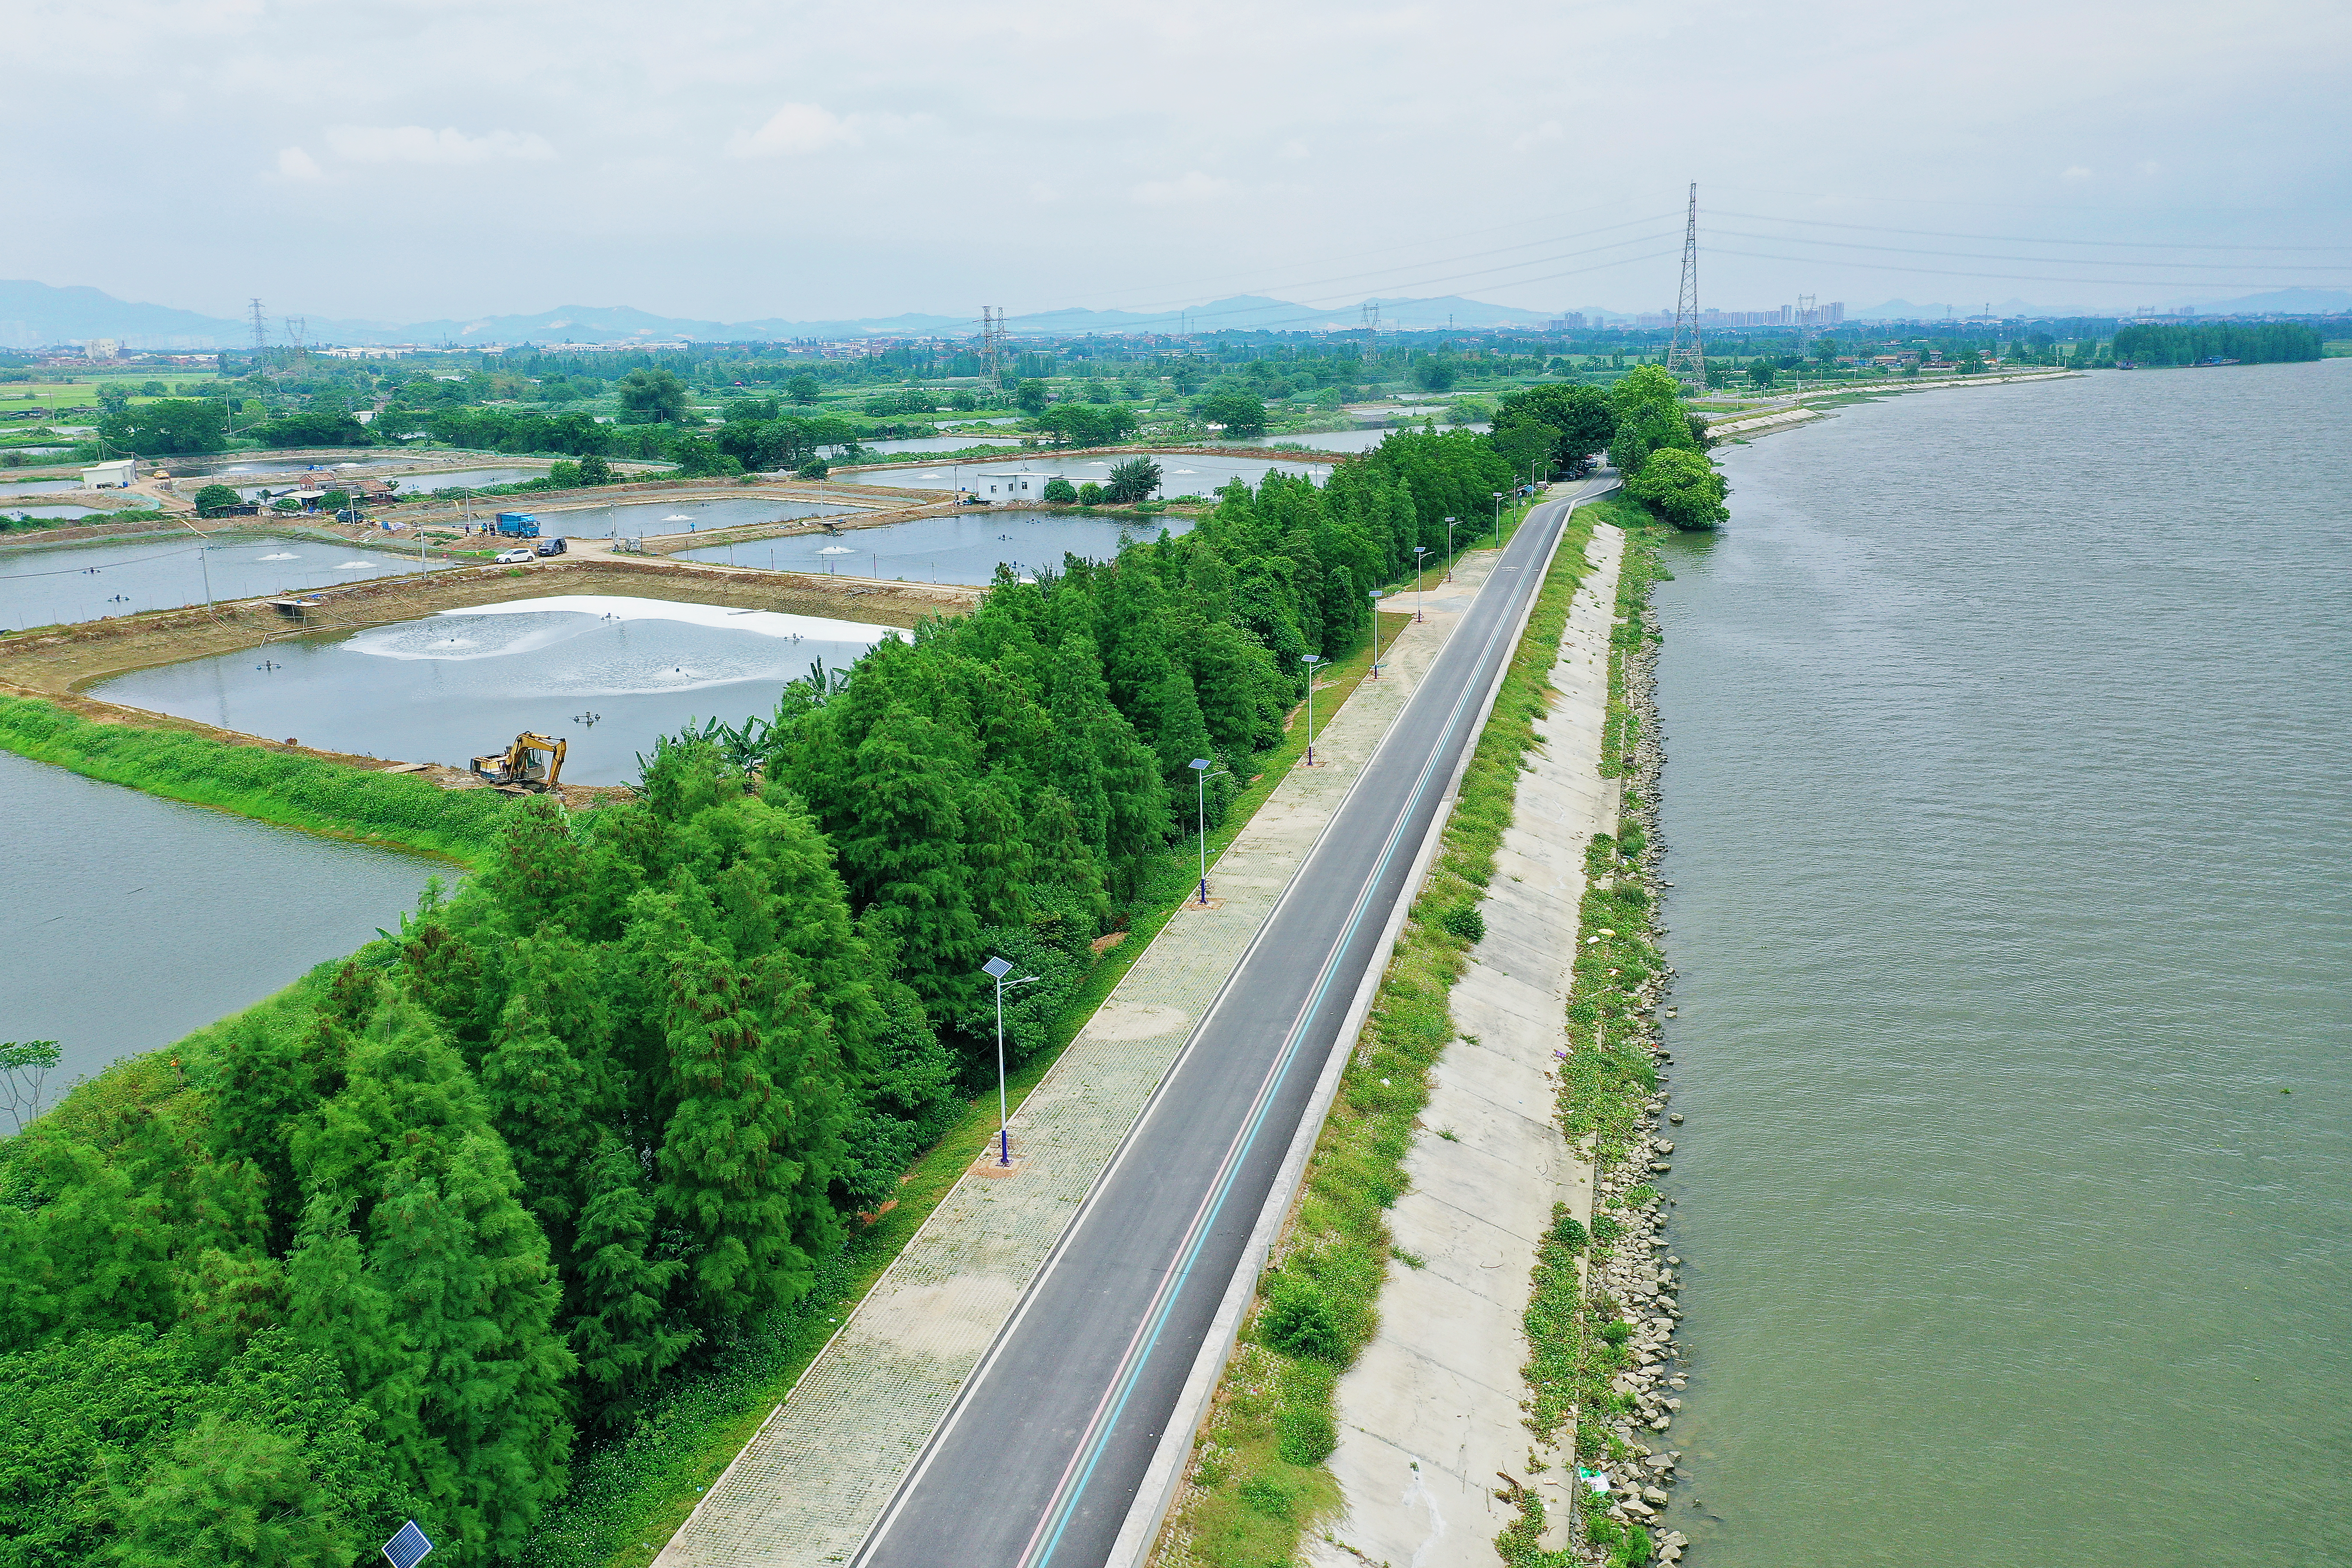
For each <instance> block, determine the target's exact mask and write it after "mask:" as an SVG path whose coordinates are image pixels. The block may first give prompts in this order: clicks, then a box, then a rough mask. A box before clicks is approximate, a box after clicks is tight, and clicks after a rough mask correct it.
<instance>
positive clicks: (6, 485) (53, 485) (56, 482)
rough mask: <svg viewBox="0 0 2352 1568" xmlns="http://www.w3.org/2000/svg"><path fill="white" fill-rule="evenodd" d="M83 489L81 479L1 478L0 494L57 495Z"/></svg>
mask: <svg viewBox="0 0 2352 1568" xmlns="http://www.w3.org/2000/svg"><path fill="white" fill-rule="evenodd" d="M78 489H81V481H80V480H79V479H0V496H45V495H55V494H56V493H57V492H58V491H59V490H78Z"/></svg>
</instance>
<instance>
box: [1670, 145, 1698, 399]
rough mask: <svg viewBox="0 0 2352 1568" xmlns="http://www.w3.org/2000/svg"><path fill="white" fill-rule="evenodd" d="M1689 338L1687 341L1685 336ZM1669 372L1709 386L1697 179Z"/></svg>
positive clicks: (1686, 234) (1686, 235) (1685, 230)
mask: <svg viewBox="0 0 2352 1568" xmlns="http://www.w3.org/2000/svg"><path fill="white" fill-rule="evenodd" d="M1685 339H1687V340H1688V341H1687V342H1685ZM1666 373H1667V374H1670V375H1677V376H1679V375H1684V374H1687V375H1688V376H1689V377H1690V379H1691V380H1692V382H1693V383H1694V384H1695V385H1696V389H1697V390H1698V391H1700V392H1705V391H1706V348H1705V347H1704V346H1703V345H1702V344H1701V343H1700V342H1699V341H1698V182H1697V181H1696V180H1693V181H1692V182H1691V188H1690V217H1689V219H1688V221H1687V222H1686V223H1685V225H1684V226H1683V286H1682V291H1681V292H1680V293H1679V294H1677V295H1676V296H1675V337H1674V342H1670V343H1668V344H1667V345H1666Z"/></svg>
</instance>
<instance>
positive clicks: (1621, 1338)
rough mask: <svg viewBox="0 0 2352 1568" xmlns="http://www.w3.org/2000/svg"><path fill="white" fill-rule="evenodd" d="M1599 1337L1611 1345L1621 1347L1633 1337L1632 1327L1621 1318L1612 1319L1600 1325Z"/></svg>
mask: <svg viewBox="0 0 2352 1568" xmlns="http://www.w3.org/2000/svg"><path fill="white" fill-rule="evenodd" d="M1600 1332H1601V1338H1602V1339H1604V1340H1607V1341H1608V1342H1610V1343H1611V1344H1612V1345H1622V1344H1623V1343H1624V1342H1626V1341H1627V1340H1630V1339H1632V1338H1633V1324H1631V1323H1629V1322H1627V1321H1625V1320H1624V1319H1622V1318H1612V1319H1610V1320H1609V1321H1607V1322H1605V1323H1603V1324H1601V1330H1600Z"/></svg>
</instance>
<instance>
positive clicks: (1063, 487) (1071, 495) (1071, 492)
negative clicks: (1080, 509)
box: [1045, 479, 1078, 501]
mask: <svg viewBox="0 0 2352 1568" xmlns="http://www.w3.org/2000/svg"><path fill="white" fill-rule="evenodd" d="M1077 499H1078V487H1077V486H1076V485H1074V484H1072V483H1070V481H1069V480H1067V479H1047V480H1046V481H1045V500H1058V501H1075V500H1077Z"/></svg>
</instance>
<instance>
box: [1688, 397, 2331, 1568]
mask: <svg viewBox="0 0 2352 1568" xmlns="http://www.w3.org/2000/svg"><path fill="white" fill-rule="evenodd" d="M2347 431H2352V362H2347V361H2343V360H2336V361H2330V362H2323V363H2316V364H2304V365H2281V366H2247V367H2240V368H2229V369H2220V370H2195V371H2171V372H2145V373H2133V374H2121V373H2116V374H2103V375H2098V376H2094V377H2089V378H2084V379H2077V380H2070V381H2064V382H2056V383H2047V384H2028V385H2018V386H2009V387H1999V388H1979V389H1969V390H1954V391H1948V392H1935V393H1930V394H1926V395H1917V396H1911V397H1905V398H1900V399H1895V400H1890V401H1886V402H1882V403H1877V404H1872V405H1864V406H1858V407H1853V408H1849V409H1846V410H1844V411H1843V412H1842V413H1840V414H1839V415H1838V416H1836V417H1834V418H1832V419H1827V420H1823V421H1822V422H1821V423H1820V424H1819V425H1816V426H1811V427H1809V428H1805V429H1801V430H1798V431H1795V432H1793V433H1790V434H1787V435H1777V436H1772V437H1768V438H1765V439H1763V440H1760V441H1759V442H1758V443H1757V444H1755V445H1753V446H1750V447H1728V448H1726V449H1725V450H1724V451H1723V453H1722V454H1721V457H1722V460H1723V466H1724V468H1725V470H1726V472H1727V475H1728V477H1729V479H1730V480H1731V484H1732V487H1733V495H1732V498H1731V507H1732V517H1733V521H1732V524H1731V526H1730V527H1729V528H1728V529H1727V530H1726V531H1724V532H1723V533H1722V534H1721V535H1720V536H1718V537H1715V538H1684V539H1677V540H1676V541H1675V542H1673V543H1672V544H1671V545H1670V546H1669V548H1668V561H1669V564H1670V565H1671V567H1672V569H1673V570H1674V572H1675V574H1676V580H1675V581H1674V582H1671V583H1666V584H1661V585H1660V586H1659V588H1658V590H1657V594H1656V601H1655V602H1656V606H1657V609H1658V612H1659V617H1660V620H1661V623H1662V625H1663V626H1664V633H1665V638H1666V640H1665V644H1664V650H1663V652H1662V654H1661V658H1660V665H1659V700H1660V705H1661V711H1662V724H1661V728H1662V729H1663V731H1664V734H1665V737H1666V754H1667V759H1668V761H1667V765H1666V771H1665V773H1664V780H1663V786H1662V788H1663V795H1662V805H1663V812H1664V837H1665V840H1666V844H1667V847H1668V854H1667V857H1666V860H1665V865H1664V872H1663V875H1664V877H1666V878H1668V879H1672V880H1673V881H1674V882H1675V884H1676V886H1675V888H1674V889H1672V890H1671V891H1669V892H1667V893H1666V894H1665V896H1664V921H1665V923H1666V925H1667V926H1668V928H1669V934H1668V936H1667V938H1666V946H1667V953H1668V957H1669V959H1670V961H1671V962H1672V963H1675V965H1677V966H1678V968H1679V970H1680V976H1679V979H1678V981H1677V984H1676V986H1675V994H1674V996H1673V998H1672V1000H1673V1001H1674V1003H1675V1004H1676V1005H1678V1006H1679V1008H1680V1016H1679V1017H1678V1018H1676V1019H1675V1020H1673V1021H1671V1022H1669V1023H1668V1024H1667V1026H1666V1036H1667V1043H1668V1045H1669V1047H1671V1048H1672V1049H1673V1050H1674V1052H1675V1057H1676V1065H1675V1067H1674V1068H1672V1069H1671V1072H1672V1081H1671V1083H1670V1085H1669V1088H1670V1089H1671V1090H1672V1091H1673V1095H1674V1101H1673V1103H1674V1109H1675V1110H1680V1111H1682V1112H1684V1113H1685V1116H1686V1117H1687V1121H1685V1124H1683V1125H1682V1126H1680V1127H1677V1128H1675V1129H1673V1130H1672V1134H1671V1135H1672V1136H1673V1137H1674V1138H1675V1141H1676V1152H1675V1156H1674V1172H1673V1174H1672V1175H1671V1176H1670V1177H1668V1178H1666V1179H1665V1183H1664V1184H1665V1187H1666V1190H1667V1191H1668V1193H1669V1194H1670V1195H1671V1196H1673V1197H1674V1198H1675V1199H1676V1200H1677V1203H1678V1206H1677V1207H1676V1208H1675V1211H1674V1214H1675V1218H1674V1221H1673V1227H1672V1231H1671V1235H1672V1237H1673V1250H1674V1251H1675V1254H1676V1255H1678V1256H1680V1257H1681V1258H1684V1259H1685V1278H1686V1280H1687V1286H1686V1289H1685V1294H1684V1297H1683V1302H1684V1306H1685V1310H1686V1313H1687V1318H1686V1321H1685V1323H1684V1325H1683V1331H1684V1336H1685V1340H1686V1341H1687V1342H1688V1343H1689V1345H1690V1347H1691V1351H1692V1356H1693V1361H1692V1382H1691V1387H1690V1390H1689V1392H1688V1393H1687V1394H1686V1395H1685V1410H1684V1413H1683V1415H1682V1416H1681V1417H1680V1418H1679V1419H1677V1421H1676V1422H1675V1427H1674V1429H1673V1433H1672V1436H1671V1437H1670V1438H1669V1441H1670V1442H1671V1444H1672V1445H1673V1446H1674V1447H1677V1448H1679V1449H1680V1450H1681V1451H1682V1453H1683V1455H1684V1464H1685V1473H1686V1475H1687V1477H1688V1479H1686V1480H1685V1483H1684V1484H1683V1485H1682V1486H1681V1487H1680V1488H1679V1489H1677V1494H1676V1500H1675V1504H1674V1506H1673V1509H1672V1510H1671V1515H1672V1521H1673V1523H1674V1525H1675V1527H1677V1528H1680V1529H1682V1530H1684V1531H1686V1532H1687V1533H1688V1534H1689V1535H1690V1536H1691V1537H1692V1539H1693V1541H1694V1542H1696V1552H1695V1553H1694V1556H1695V1560H1696V1561H1697V1562H1699V1563H1703V1564H1705V1565H1706V1568H1799V1565H1812V1564H1822V1565H1828V1564H1840V1565H1845V1564H1881V1563H1884V1564H1902V1565H1905V1568H1947V1565H1948V1568H1979V1565H2005V1564H2019V1565H2024V1564H2035V1565H2039V1564H2053V1565H2054V1564H2064V1565H2067V1568H2169V1565H2172V1564H2181V1565H2187V1564H2199V1565H2204V1564H2223V1563H2227V1564H2248V1565H2259V1568H2269V1565H2272V1564H2277V1565H2281V1568H2285V1565H2289V1564H2293V1565H2296V1568H2303V1565H2316V1564H2343V1563H2352V1051H2347V1044H2352V982H2347V976H2352V890H2348V889H2352V738H2348V737H2352V519H2347V510H2352V506H2348V505H2347V497H2352V440H2347ZM2287 1090H2291V1091H2292V1092H2291V1093H2290V1092H2283V1091H2287Z"/></svg>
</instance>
